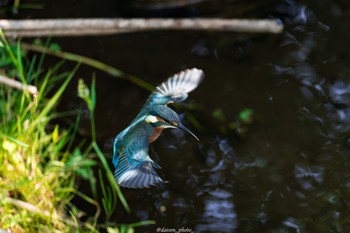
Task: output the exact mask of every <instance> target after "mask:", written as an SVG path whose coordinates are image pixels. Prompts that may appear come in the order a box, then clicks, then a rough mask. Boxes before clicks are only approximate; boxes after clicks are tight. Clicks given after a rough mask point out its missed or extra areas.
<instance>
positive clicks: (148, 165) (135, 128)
mask: <svg viewBox="0 0 350 233" xmlns="http://www.w3.org/2000/svg"><path fill="white" fill-rule="evenodd" d="M203 75H204V74H203V71H202V70H200V69H197V68H192V69H187V70H184V71H181V72H180V73H177V74H175V75H173V76H171V77H170V78H168V79H167V80H166V81H164V82H163V83H161V84H160V85H159V86H157V87H156V89H155V90H154V91H153V92H152V93H151V95H150V96H149V98H148V99H147V101H146V103H145V104H144V105H143V107H142V109H141V110H140V112H139V114H138V115H137V116H136V118H135V119H134V120H133V121H132V122H131V124H130V125H129V126H128V127H127V128H126V129H124V130H123V131H122V132H120V133H119V134H118V135H117V136H116V138H115V140H114V147H113V149H114V151H113V165H114V167H115V172H114V176H115V179H116V181H117V183H118V184H119V185H120V186H123V187H127V188H148V187H150V186H151V185H157V184H159V183H162V182H163V180H162V179H161V178H160V177H159V176H158V174H157V172H156V169H159V168H160V166H159V165H158V164H156V163H155V162H154V161H153V160H152V159H151V158H150V157H149V154H148V147H149V144H150V143H152V142H154V141H155V140H156V139H157V138H158V137H159V135H160V134H161V132H162V131H163V130H164V129H166V128H178V129H181V130H183V131H185V132H187V133H189V134H191V135H192V136H193V137H195V138H196V139H197V140H198V138H197V137H196V136H195V135H194V134H193V133H192V132H191V131H190V130H189V129H187V128H186V127H185V126H184V125H183V124H182V123H181V121H180V118H179V116H178V115H177V113H176V112H175V111H174V110H172V109H171V108H169V107H168V104H170V103H174V102H181V101H184V100H185V99H186V98H187V96H188V93H189V92H191V91H193V90H194V89H195V88H196V87H197V86H198V85H199V84H200V82H201V81H202V79H203Z"/></svg>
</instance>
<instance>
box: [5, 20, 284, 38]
mask: <svg viewBox="0 0 350 233" xmlns="http://www.w3.org/2000/svg"><path fill="white" fill-rule="evenodd" d="M0 28H1V29H2V30H3V31H4V33H5V35H6V36H15V37H16V36H20V37H40V36H87V35H106V34H116V33H125V32H138V31H146V30H209V31H236V32H251V33H280V32H282V30H283V25H282V24H281V23H279V22H278V21H276V20H272V19H262V20H260V19H259V20H258V19H118V18H115V19H26V20H6V19H3V20H0Z"/></svg>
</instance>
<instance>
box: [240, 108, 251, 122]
mask: <svg viewBox="0 0 350 233" xmlns="http://www.w3.org/2000/svg"><path fill="white" fill-rule="evenodd" d="M253 114H254V112H253V110H252V109H250V108H246V109H243V110H242V111H241V112H240V113H239V120H240V121H242V122H245V123H249V122H251V121H252V120H253Z"/></svg>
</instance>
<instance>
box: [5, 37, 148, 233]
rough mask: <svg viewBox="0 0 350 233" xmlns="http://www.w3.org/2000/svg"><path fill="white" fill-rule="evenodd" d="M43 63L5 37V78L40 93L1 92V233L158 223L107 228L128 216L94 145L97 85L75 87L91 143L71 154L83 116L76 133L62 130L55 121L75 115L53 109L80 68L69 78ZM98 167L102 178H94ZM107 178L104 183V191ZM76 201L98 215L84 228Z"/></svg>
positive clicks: (125, 228)
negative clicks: (86, 113)
mask: <svg viewBox="0 0 350 233" xmlns="http://www.w3.org/2000/svg"><path fill="white" fill-rule="evenodd" d="M44 58H45V53H43V54H41V55H34V56H32V58H31V59H28V58H27V56H26V54H25V53H23V50H22V48H21V44H20V43H19V42H17V43H15V44H9V43H8V42H7V40H6V38H5V37H4V36H3V34H2V32H1V31H0V73H1V74H2V75H5V76H8V77H12V78H14V79H16V80H17V81H20V82H22V83H23V84H31V85H35V86H37V87H38V94H37V95H35V96H32V95H30V94H29V93H28V92H27V91H21V90H15V89H12V88H11V87H8V86H5V85H3V84H0V229H6V230H10V231H11V232H99V231H100V230H101V229H102V228H104V229H105V230H107V231H108V232H133V231H134V228H135V227H139V226H143V225H147V224H154V221H144V222H138V223H134V224H116V223H113V222H110V216H111V215H112V213H113V212H114V211H115V210H116V209H117V208H125V209H126V210H127V211H129V212H130V211H131V210H130V209H129V207H128V204H127V202H126V200H125V198H124V196H123V194H122V193H121V190H120V189H119V186H118V185H117V184H116V182H115V179H114V177H113V173H112V171H111V170H110V168H109V164H108V162H107V160H106V159H105V156H104V155H103V153H102V151H101V150H100V148H99V146H98V144H97V142H96V136H95V130H96V129H95V128H96V126H95V121H94V109H95V106H96V103H97V102H96V99H97V97H96V92H95V78H94V79H93V82H92V84H91V87H90V88H88V87H87V86H86V85H85V84H84V82H82V81H80V82H79V85H78V89H79V91H78V93H79V97H81V98H82V99H83V100H84V102H85V103H86V104H87V106H88V108H89V110H90V116H91V119H92V120H91V128H92V141H91V142H87V143H85V144H84V147H82V145H83V143H81V144H79V146H77V147H72V145H73V141H74V140H75V134H76V131H77V127H78V123H79V115H78V116H77V121H76V123H75V124H74V125H73V126H72V127H71V129H62V128H61V127H60V126H59V125H57V124H53V123H52V122H53V121H52V120H54V119H57V118H61V117H62V116H65V115H67V114H68V115H69V114H70V115H71V114H73V113H69V112H68V113H59V112H57V111H55V106H56V105H57V103H58V102H59V100H60V99H61V97H62V95H64V91H65V89H66V87H67V85H68V84H69V83H70V81H71V80H72V79H74V78H75V72H76V70H77V69H78V66H79V65H77V66H76V68H75V69H74V70H72V71H68V72H64V71H61V70H62V64H63V63H62V62H61V63H58V64H57V65H54V66H52V67H51V68H49V69H47V70H45V69H43V67H44V65H43V64H44V60H45V59H44ZM83 148H85V149H83ZM97 159H98V160H97ZM94 166H97V170H98V174H94V173H93V170H92V167H94ZM95 176H96V177H98V179H97V178H96V177H95ZM103 176H106V177H107V180H108V182H107V183H103V180H104V179H103ZM78 178H79V179H87V180H89V181H90V186H91V190H92V193H93V194H94V195H93V197H89V196H87V195H86V194H84V193H81V192H80V191H78V190H79V187H77V186H76V181H77V179H78ZM96 189H101V190H102V199H101V200H96ZM74 197H78V198H80V199H81V200H82V201H85V202H86V204H87V205H90V206H91V207H92V208H93V209H94V210H95V214H94V215H93V216H89V218H88V219H87V220H86V221H85V222H83V221H81V219H80V216H83V215H84V213H83V212H82V211H81V210H79V209H78V208H77V207H76V206H74V205H73V204H72V202H71V200H72V199H73V198H74ZM118 201H120V203H121V204H118ZM99 203H102V207H100V204H99ZM101 211H104V213H105V216H107V220H106V222H104V223H101V222H99V217H100V213H101ZM107 226H108V227H107ZM111 226H113V227H111Z"/></svg>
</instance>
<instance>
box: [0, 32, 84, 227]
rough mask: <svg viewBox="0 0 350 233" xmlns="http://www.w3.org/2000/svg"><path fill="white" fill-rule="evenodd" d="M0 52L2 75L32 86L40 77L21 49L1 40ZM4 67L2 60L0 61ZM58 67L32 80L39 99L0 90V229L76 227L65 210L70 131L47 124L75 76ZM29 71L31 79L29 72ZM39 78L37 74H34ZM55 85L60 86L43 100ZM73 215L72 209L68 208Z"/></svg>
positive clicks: (70, 181) (70, 175)
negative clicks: (61, 71) (60, 81)
mask: <svg viewBox="0 0 350 233" xmlns="http://www.w3.org/2000/svg"><path fill="white" fill-rule="evenodd" d="M1 42H2V43H1V48H0V52H1V54H2V56H4V57H7V58H9V59H8V60H7V62H8V64H5V65H6V66H4V64H1V65H2V72H6V73H9V74H11V76H12V77H16V78H17V79H19V80H20V81H22V83H24V84H26V82H27V81H33V79H34V78H37V77H39V73H36V71H33V67H32V68H31V65H32V64H31V63H29V66H27V62H26V61H25V60H24V59H23V57H24V55H23V54H22V52H21V49H20V47H19V44H17V45H15V46H10V45H9V44H8V43H7V41H6V39H5V38H4V37H3V36H2V38H1ZM2 61H3V60H2ZM58 68H59V65H57V66H55V67H53V68H52V69H50V70H49V71H48V72H47V73H46V74H43V75H42V79H41V80H40V81H39V80H36V84H37V85H38V87H39V93H38V95H36V96H31V95H30V94H29V93H27V92H26V91H18V90H14V89H11V88H9V87H7V86H4V85H1V86H0V228H2V229H8V230H11V231H12V232H52V231H64V232H65V231H69V230H71V229H73V228H74V229H76V228H77V227H78V224H77V221H76V219H75V218H74V216H75V215H76V214H77V213H72V215H70V214H69V211H67V209H66V204H67V203H68V202H69V201H70V200H71V198H72V197H73V196H74V192H72V190H73V189H74V181H75V178H76V172H75V168H72V167H69V166H66V164H69V161H70V159H71V156H70V154H71V153H70V152H69V151H68V150H67V145H68V143H69V141H70V134H71V133H72V132H71V131H69V130H61V129H60V128H59V126H58V125H52V124H51V123H50V122H51V120H52V119H54V118H55V117H57V116H58V115H57V113H55V112H54V111H53V110H54V107H55V105H56V104H57V101H58V100H59V99H60V97H61V96H62V94H63V92H64V90H65V88H66V86H67V85H68V83H69V82H70V80H71V79H72V78H73V76H74V71H72V72H69V73H64V74H58V73H57V70H58ZM28 70H31V71H30V73H31V75H30V76H27V71H28ZM38 72H39V71H38ZM58 80H64V81H63V83H62V84H61V86H60V87H59V88H58V89H57V91H56V92H55V93H54V94H53V95H52V96H51V98H49V99H48V98H47V91H48V90H51V89H52V88H53V86H54V85H55V84H56V83H57V81H58ZM72 210H73V208H72Z"/></svg>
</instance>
